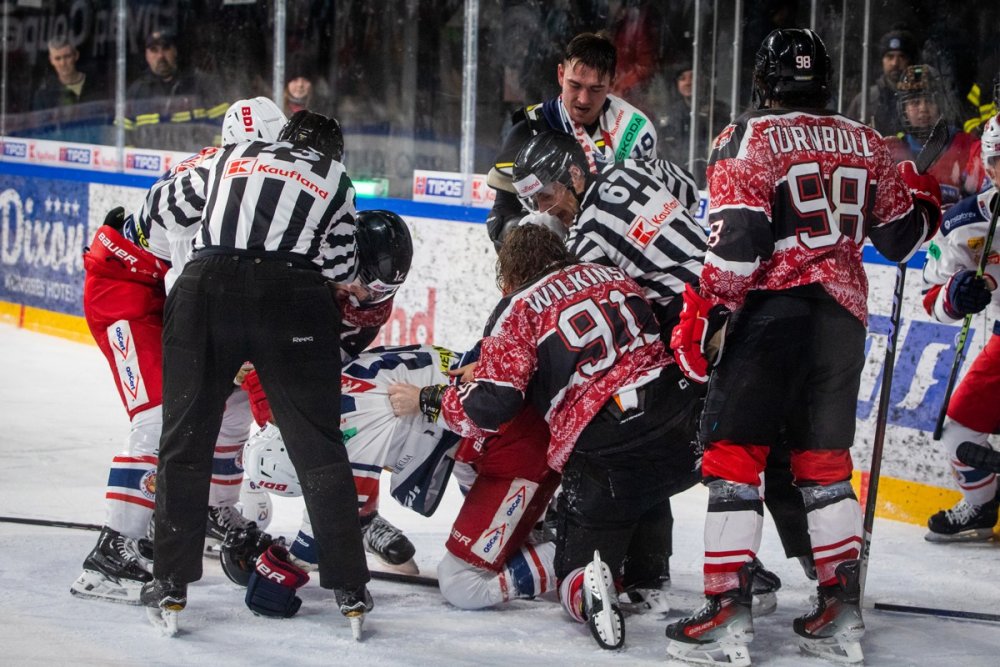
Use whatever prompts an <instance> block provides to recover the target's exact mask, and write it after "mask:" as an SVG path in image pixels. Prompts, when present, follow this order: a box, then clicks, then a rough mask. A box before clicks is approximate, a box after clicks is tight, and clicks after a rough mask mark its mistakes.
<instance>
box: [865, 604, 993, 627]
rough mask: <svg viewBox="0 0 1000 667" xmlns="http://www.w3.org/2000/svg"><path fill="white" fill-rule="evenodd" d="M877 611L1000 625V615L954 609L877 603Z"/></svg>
mask: <svg viewBox="0 0 1000 667" xmlns="http://www.w3.org/2000/svg"><path fill="white" fill-rule="evenodd" d="M872 608H873V609H875V610H876V611H892V612H899V613H901V614H923V615H927V616H943V617H945V618H960V619H965V620H970V621H989V622H991V623H1000V614H985V613H982V612H978V611H957V610H954V609H936V608H934V607H913V606H910V605H905V604H887V603H884V602H876V603H875V604H874V605H872Z"/></svg>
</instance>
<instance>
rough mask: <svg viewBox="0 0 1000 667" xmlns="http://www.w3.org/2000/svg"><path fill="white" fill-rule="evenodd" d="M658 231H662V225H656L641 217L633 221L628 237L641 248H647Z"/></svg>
mask: <svg viewBox="0 0 1000 667" xmlns="http://www.w3.org/2000/svg"><path fill="white" fill-rule="evenodd" d="M658 231H660V225H658V224H654V223H652V222H650V221H649V220H647V219H646V218H644V217H642V216H641V215H640V216H639V217H637V218H636V219H635V220H633V221H632V224H631V225H630V226H629V228H628V234H627V236H628V239H629V240H630V241H632V243H634V244H635V245H637V246H639V247H640V248H645V247H646V246H648V245H649V243H650V241H652V240H653V237H654V236H656V233H657V232H658Z"/></svg>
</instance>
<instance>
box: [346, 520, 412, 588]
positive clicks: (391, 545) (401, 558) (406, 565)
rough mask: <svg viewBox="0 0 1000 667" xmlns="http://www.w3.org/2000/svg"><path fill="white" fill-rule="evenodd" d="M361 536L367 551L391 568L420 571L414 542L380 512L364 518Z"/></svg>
mask: <svg viewBox="0 0 1000 667" xmlns="http://www.w3.org/2000/svg"><path fill="white" fill-rule="evenodd" d="M366 519H367V520H366ZM361 537H362V540H363V542H364V545H365V551H367V552H368V553H370V554H373V555H374V556H376V557H377V558H378V559H379V560H380V561H382V562H383V563H385V564H386V565H388V566H389V567H390V568H391V569H393V570H395V571H397V572H400V573H402V574H419V573H420V568H418V567H417V564H416V562H414V560H413V555H414V554H415V553H416V552H417V550H416V548H415V547H414V546H413V542H410V540H409V539H408V538H407V537H406V535H404V534H403V532H402V531H401V530H399V528H396V527H395V526H394V525H392V524H391V523H389V522H388V521H386V520H385V519H383V518H382V515H381V514H379V513H378V512H376V513H375V514H372V515H371V516H370V517H367V518H363V519H362V525H361Z"/></svg>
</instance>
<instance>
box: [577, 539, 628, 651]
mask: <svg viewBox="0 0 1000 667" xmlns="http://www.w3.org/2000/svg"><path fill="white" fill-rule="evenodd" d="M583 612H584V615H585V616H586V617H587V626H588V627H589V628H590V634H592V635H593V636H594V639H596V640H597V644H598V645H599V646H600V647H601V648H603V649H609V650H614V649H619V648H621V647H622V644H624V643H625V619H624V618H623V617H622V612H621V610H620V609H619V608H618V592H617V591H616V590H615V582H614V580H613V579H612V578H611V569H610V568H608V566H607V565H606V564H605V563H604V561H602V560H601V554H600V552H599V551H595V552H594V560H593V561H591V562H590V563H587V567H586V568H584V570H583Z"/></svg>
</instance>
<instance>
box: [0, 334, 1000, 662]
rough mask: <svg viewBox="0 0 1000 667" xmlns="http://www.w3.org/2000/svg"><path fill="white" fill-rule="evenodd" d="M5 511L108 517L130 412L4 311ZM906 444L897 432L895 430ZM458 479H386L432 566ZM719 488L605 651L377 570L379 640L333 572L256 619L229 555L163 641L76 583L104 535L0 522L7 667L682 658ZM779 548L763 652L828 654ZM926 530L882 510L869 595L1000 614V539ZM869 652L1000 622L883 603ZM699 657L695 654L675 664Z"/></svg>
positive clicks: (976, 643)
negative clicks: (641, 610) (806, 637)
mask: <svg viewBox="0 0 1000 667" xmlns="http://www.w3.org/2000/svg"><path fill="white" fill-rule="evenodd" d="M0 350H2V352H0V515H4V516H19V517H35V518H45V519H58V520H68V521H76V522H90V523H100V522H101V521H102V520H103V512H104V510H103V493H104V492H103V488H104V483H105V480H106V476H107V467H108V465H109V463H110V461H111V457H112V456H113V455H114V454H115V453H116V452H117V451H118V450H119V448H120V447H121V444H122V443H123V442H124V438H125V435H126V432H127V428H128V422H127V418H126V416H125V413H124V410H123V409H122V407H121V405H120V403H119V401H118V397H117V395H116V393H115V390H114V387H113V385H112V380H111V377H110V374H109V371H108V368H107V366H106V363H105V361H104V359H103V358H102V356H101V354H100V352H99V351H98V350H97V348H96V347H93V346H86V345H81V344H77V343H71V342H67V341H64V340H61V339H58V338H52V337H48V336H44V335H41V334H35V333H31V332H26V331H23V330H19V329H16V328H14V327H12V326H9V325H4V324H0ZM888 446H890V447H891V446H892V443H888ZM459 502H460V496H459V494H458V493H457V491H455V490H454V489H452V490H450V492H449V495H448V496H447V498H446V499H445V501H444V502H443V504H442V506H441V508H440V509H439V510H438V513H437V515H436V516H434V517H433V518H431V519H425V518H423V517H420V516H417V515H416V514H413V513H412V512H408V511H407V510H404V509H402V508H400V507H399V506H397V505H395V503H394V502H393V501H392V500H391V498H390V497H389V496H388V494H387V493H383V505H382V511H383V513H384V514H385V516H386V517H387V518H388V519H389V520H390V521H392V522H393V523H395V524H396V525H398V526H400V527H401V528H403V529H405V530H406V532H407V534H408V535H409V536H410V538H411V539H412V540H413V542H414V543H415V544H416V546H417V550H418V556H417V558H418V562H419V564H420V567H421V569H422V570H423V571H424V572H426V573H430V574H433V572H434V569H435V564H436V562H437V559H438V558H439V557H440V556H441V554H442V553H443V549H444V547H443V542H444V536H445V534H446V531H447V529H448V526H449V525H450V522H451V520H452V518H453V517H454V515H455V512H456V511H457V508H458V505H459ZM704 506H705V492H704V490H703V488H702V487H696V488H694V489H692V490H690V491H688V492H687V493H685V494H682V495H681V496H679V497H678V498H677V499H676V502H675V504H674V514H675V516H676V524H675V527H674V545H675V547H674V550H675V554H674V557H673V559H672V560H671V572H672V575H673V587H672V588H671V592H670V596H669V597H670V602H671V605H672V607H673V610H672V611H671V612H670V613H669V614H668V615H667V616H666V617H652V616H641V617H630V618H628V619H627V621H626V648H625V649H624V650H623V651H621V652H618V653H613V652H607V651H602V650H600V649H599V648H598V647H597V646H596V644H595V643H594V641H593V640H592V639H591V638H590V636H589V634H588V633H587V631H586V629H585V628H584V627H583V626H579V625H576V624H574V623H572V622H571V621H569V620H568V618H567V617H566V616H565V615H564V613H563V612H562V610H561V609H560V607H559V606H558V605H557V604H555V603H554V602H552V601H549V600H537V601H519V602H516V603H514V604H511V605H509V606H508V607H507V608H505V609H500V610H490V611H479V612H469V611H459V610H456V609H454V608H452V607H450V606H449V605H448V604H446V603H445V602H444V601H443V600H442V599H441V597H440V595H439V594H438V592H437V591H436V590H434V589H429V588H421V587H416V586H410V585H403V584H395V583H385V582H380V581H375V582H373V583H372V584H371V586H370V588H371V591H372V593H373V595H374V597H375V603H376V606H375V610H374V611H373V612H372V613H371V614H370V616H369V618H368V621H367V623H366V626H365V629H366V640H365V641H364V642H363V643H360V644H359V643H356V642H354V641H353V640H352V639H351V634H350V630H349V627H348V624H347V622H346V620H344V619H343V618H342V617H341V616H340V615H339V614H338V613H337V612H336V611H335V610H334V607H333V605H332V594H331V593H330V592H329V591H325V590H322V589H320V588H319V587H318V586H317V585H316V584H315V583H310V584H308V585H307V586H306V587H305V588H304V589H302V590H301V591H300V595H301V597H302V598H303V601H304V602H303V606H302V610H301V611H300V612H299V614H298V615H297V616H295V617H294V618H292V619H288V620H272V619H266V618H259V617H256V616H254V615H253V614H252V613H250V611H249V610H248V609H247V608H246V607H245V606H244V604H243V596H242V590H241V589H238V588H237V587H236V586H235V585H233V584H231V583H230V582H229V581H228V580H227V579H226V578H225V576H224V575H223V574H222V572H221V570H220V569H219V566H218V563H217V562H212V561H209V560H206V562H205V576H204V578H203V579H202V581H200V582H198V583H196V584H193V585H192V586H191V588H190V590H189V605H188V608H187V610H185V611H184V612H182V613H181V615H180V626H181V633H180V634H179V635H178V636H177V637H174V638H163V637H160V636H159V635H158V634H157V632H156V630H154V629H153V627H152V626H150V625H149V623H148V622H147V621H146V618H145V613H144V611H143V610H142V609H141V608H139V607H130V606H126V605H119V604H112V603H105V602H100V601H93V600H80V599H77V598H75V597H74V596H71V595H70V593H69V585H70V583H71V582H72V581H73V579H74V578H75V577H76V576H77V575H78V574H79V572H80V564H81V563H82V561H83V559H84V557H85V556H86V555H87V552H88V551H89V550H90V548H91V547H92V546H93V543H94V540H95V538H96V533H93V532H89V531H82V530H71V529H65V528H49V527H33V526H25V525H18V524H13V523H5V522H0V545H2V547H0V664H3V665H52V664H59V665H62V664H67V665H68V664H74V665H135V664H142V665H169V666H171V667H175V666H177V665H188V664H195V663H198V664H210V665H214V666H219V667H221V666H225V665H248V664H257V665H336V664H351V665H358V666H360V665H365V666H368V665H435V667H446V666H450V665H469V664H496V665H617V666H619V667H623V666H625V665H640V664H664V663H665V662H666V654H665V644H666V640H665V638H664V635H663V629H664V627H665V625H666V620H667V619H670V620H673V619H676V618H678V617H679V616H680V615H682V613H687V612H690V611H691V610H692V609H693V608H695V607H696V606H698V605H699V604H700V599H701V598H700V594H699V590H700V585H701V576H700V570H701V561H702V545H701V535H702V521H703V518H704ZM300 507H301V505H300V504H299V501H298V499H287V500H282V501H281V502H278V503H277V506H276V513H275V520H274V522H273V523H272V526H271V527H270V529H269V531H270V532H276V533H279V534H285V535H291V534H294V531H295V529H296V527H297V522H298V518H299V512H300ZM765 525H766V528H765V534H764V543H763V546H762V548H761V558H762V559H763V560H764V562H765V563H766V564H767V565H768V566H769V567H770V568H771V569H773V570H774V571H775V572H777V573H778V574H779V575H780V576H781V578H782V580H783V581H784V588H783V589H782V591H781V592H780V593H779V606H778V611H777V612H776V613H775V614H774V615H772V616H769V617H767V618H764V619H760V620H759V621H758V622H757V623H756V639H755V641H754V642H753V644H752V645H751V647H750V652H751V656H752V657H753V660H754V664H755V665H762V666H763V665H771V666H774V667H793V666H796V667H797V666H799V665H816V666H817V667H818V666H820V665H824V664H828V663H826V662H824V661H822V660H818V659H815V658H807V657H804V656H802V655H801V654H800V653H799V651H798V649H797V648H796V645H795V635H794V633H793V632H792V630H791V623H792V619H793V618H794V617H795V616H797V615H799V614H800V613H802V612H803V611H805V610H807V609H808V607H809V606H810V603H809V601H808V597H809V594H810V593H811V592H812V585H811V584H810V583H809V582H807V581H806V579H805V578H804V576H803V575H802V572H801V570H800V569H799V566H798V564H797V563H795V562H792V561H787V560H785V559H784V557H783V555H782V553H781V550H780V545H779V544H778V540H777V536H776V535H775V533H774V530H773V527H772V526H771V524H770V521H769V520H768V521H766V522H765ZM923 532H924V531H923V530H922V529H921V528H920V527H917V526H912V525H907V524H902V523H897V522H893V521H883V520H877V521H876V522H875V529H874V544H873V547H872V561H871V568H870V570H869V579H868V599H869V600H871V601H879V602H892V603H898V604H907V605H917V606H924V607H937V608H944V609H955V610H966V611H976V612H986V613H992V614H1000V545H998V544H997V543H986V544H977V545H947V546H942V545H936V544H930V543H927V542H925V541H924V540H923V537H922V536H923ZM865 620H866V624H867V626H868V635H867V636H866V637H865V639H864V642H863V646H864V650H865V653H866V658H867V664H868V665H889V666H896V665H956V666H961V667H973V666H987V665H990V666H992V665H1000V624H994V623H982V622H969V621H956V620H946V619H941V618H935V617H928V616H915V615H909V614H907V615H902V614H890V613H885V612H877V611H868V612H867V613H866V617H865ZM672 664H681V663H672Z"/></svg>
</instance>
